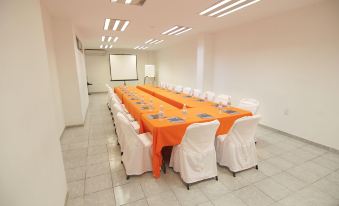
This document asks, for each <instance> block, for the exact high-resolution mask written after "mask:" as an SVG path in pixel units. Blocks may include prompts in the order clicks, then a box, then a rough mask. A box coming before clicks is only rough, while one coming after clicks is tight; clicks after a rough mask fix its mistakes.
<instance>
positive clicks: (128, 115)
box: [112, 104, 140, 133]
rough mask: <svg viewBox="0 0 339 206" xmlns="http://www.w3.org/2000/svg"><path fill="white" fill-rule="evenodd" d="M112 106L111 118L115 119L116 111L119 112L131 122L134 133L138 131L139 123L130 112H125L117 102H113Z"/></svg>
mask: <svg viewBox="0 0 339 206" xmlns="http://www.w3.org/2000/svg"><path fill="white" fill-rule="evenodd" d="M112 108H113V118H114V120H116V115H117V113H118V112H121V113H122V114H123V115H124V116H125V117H126V118H127V119H128V120H129V121H130V122H131V124H132V126H133V128H134V130H135V132H136V133H139V129H140V125H139V123H138V122H137V121H135V120H134V118H133V117H132V116H131V114H129V113H126V112H125V111H124V110H123V109H122V108H121V106H120V105H119V104H114V106H113V107H112Z"/></svg>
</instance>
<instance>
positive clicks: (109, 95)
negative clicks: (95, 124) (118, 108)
mask: <svg viewBox="0 0 339 206" xmlns="http://www.w3.org/2000/svg"><path fill="white" fill-rule="evenodd" d="M105 86H106V88H107V106H108V108H109V109H111V105H110V101H111V93H112V92H113V90H112V88H111V87H110V86H109V85H108V84H105Z"/></svg>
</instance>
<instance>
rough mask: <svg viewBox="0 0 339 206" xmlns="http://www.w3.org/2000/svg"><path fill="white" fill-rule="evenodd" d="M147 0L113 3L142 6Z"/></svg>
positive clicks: (114, 0)
mask: <svg viewBox="0 0 339 206" xmlns="http://www.w3.org/2000/svg"><path fill="white" fill-rule="evenodd" d="M145 1H146V0H111V2H112V3H118V4H125V5H136V6H142V5H143V4H144V3H145Z"/></svg>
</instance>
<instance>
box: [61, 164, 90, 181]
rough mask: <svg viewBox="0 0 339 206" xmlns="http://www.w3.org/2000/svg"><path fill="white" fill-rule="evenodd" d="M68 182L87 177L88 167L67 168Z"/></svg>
mask: <svg viewBox="0 0 339 206" xmlns="http://www.w3.org/2000/svg"><path fill="white" fill-rule="evenodd" d="M65 173H66V179H67V182H74V181H77V180H83V179H85V174H86V167H77V168H72V169H66V171H65Z"/></svg>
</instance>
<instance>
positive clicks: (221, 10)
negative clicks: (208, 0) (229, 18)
mask: <svg viewBox="0 0 339 206" xmlns="http://www.w3.org/2000/svg"><path fill="white" fill-rule="evenodd" d="M259 1H261V0H223V1H221V2H219V3H217V4H214V5H213V6H211V7H209V8H207V9H206V10H204V11H202V12H200V15H205V16H215V17H223V16H226V15H227V14H230V13H233V12H235V11H238V10H240V9H242V8H245V7H247V6H250V5H252V4H254V3H257V2H259Z"/></svg>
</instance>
